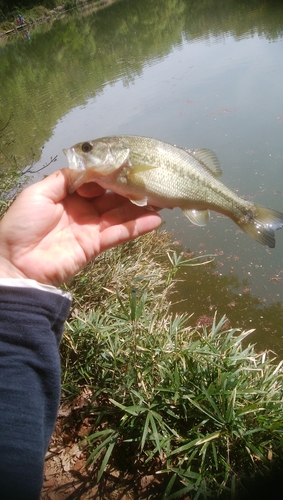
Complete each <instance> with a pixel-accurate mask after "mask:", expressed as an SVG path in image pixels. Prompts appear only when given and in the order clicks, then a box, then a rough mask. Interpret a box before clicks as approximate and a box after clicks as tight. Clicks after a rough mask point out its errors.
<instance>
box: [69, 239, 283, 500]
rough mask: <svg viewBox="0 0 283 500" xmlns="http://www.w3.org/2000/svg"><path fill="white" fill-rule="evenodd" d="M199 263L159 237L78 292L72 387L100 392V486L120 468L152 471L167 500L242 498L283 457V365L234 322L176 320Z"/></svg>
mask: <svg viewBox="0 0 283 500" xmlns="http://www.w3.org/2000/svg"><path fill="white" fill-rule="evenodd" d="M153 245H154V248H155V249H159V252H157V253H159V256H158V255H155V256H154V257H153V256H152V246H153ZM166 253H167V254H168V256H169V259H168V260H165V259H164V258H163V259H162V258H161V255H162V254H163V256H164V254H165V255H166ZM156 257H157V258H156ZM158 257H159V258H158ZM195 263H196V261H195V260H194V259H187V260H186V261H185V260H184V258H183V257H182V255H180V256H177V254H176V252H173V251H170V242H169V240H168V235H166V233H162V232H157V233H151V234H150V235H147V236H145V237H143V238H140V239H139V240H137V241H135V242H131V243H130V244H128V245H126V246H123V247H122V248H119V249H115V250H111V251H110V252H109V253H106V254H104V256H102V257H100V259H98V261H96V262H95V264H92V265H91V267H90V268H89V269H88V272H87V273H86V274H81V275H78V276H77V277H76V278H74V280H73V282H71V284H70V285H71V289H73V291H74V295H75V303H74V309H73V314H72V317H71V318H70V321H69V322H68V324H67V328H66V333H65V338H64V342H63V346H62V362H63V367H64V368H63V387H64V391H65V396H69V397H75V396H77V395H78V394H79V393H80V391H85V389H86V387H87V391H88V394H89V395H90V396H89V408H88V412H89V416H91V419H92V428H91V432H88V435H87V436H85V438H84V439H83V441H82V446H83V449H84V450H85V451H86V453H87V456H88V465H89V467H90V470H92V471H94V472H95V477H96V481H97V482H99V481H101V480H102V478H103V477H104V475H105V474H106V473H109V471H110V470H113V468H114V469H116V470H119V474H122V475H123V474H125V473H129V471H131V473H132V474H134V475H135V476H137V475H139V474H141V471H142V470H143V471H145V470H147V471H151V472H150V473H151V474H154V476H155V477H156V481H157V482H158V488H159V496H158V498H164V499H165V498H166V499H173V498H190V499H191V500H193V499H194V500H196V499H198V498H199V499H206V498H225V499H232V498H238V495H240V494H243V493H244V492H248V491H249V484H250V480H251V478H253V477H254V476H255V475H256V474H258V475H259V477H264V476H265V475H266V474H268V473H269V471H270V470H271V468H272V465H273V464H274V463H276V461H277V459H278V458H279V457H280V455H281V454H282V442H283V422H282V411H283V400H282V362H280V363H278V364H276V361H275V358H274V356H273V355H272V354H271V353H268V352H264V353H257V352H256V350H255V346H254V345H251V344H248V336H249V334H250V333H251V332H252V331H253V330H249V331H239V330H238V329H233V328H227V322H226V318H225V317H223V318H221V319H217V317H216V316H215V317H214V321H213V323H212V325H210V326H208V327H205V326H202V327H201V326H199V327H191V326H190V315H189V313H188V312H187V313H186V314H183V315H173V314H172V313H171V312H170V301H169V298H170V297H171V295H170V294H171V292H172V290H173V287H174V283H175V280H176V278H175V274H176V270H177V269H178V267H181V266H184V265H192V264H195ZM199 264H201V262H199ZM121 457H123V458H122V460H121ZM160 492H162V493H160Z"/></svg>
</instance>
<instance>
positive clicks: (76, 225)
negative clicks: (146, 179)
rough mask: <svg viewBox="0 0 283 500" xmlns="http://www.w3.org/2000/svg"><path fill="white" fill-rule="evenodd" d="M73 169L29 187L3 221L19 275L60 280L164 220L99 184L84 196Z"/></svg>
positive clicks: (4, 250) (8, 255)
mask: <svg viewBox="0 0 283 500" xmlns="http://www.w3.org/2000/svg"><path fill="white" fill-rule="evenodd" d="M68 173H69V171H68V170H67V169H66V170H61V171H59V172H55V173H54V174H52V175H51V176H49V177H47V178H46V179H45V180H43V181H41V182H39V183H37V184H34V185H32V186H30V187H29V188H27V189H25V190H24V191H23V192H22V193H21V194H20V196H19V197H18V198H17V200H16V201H15V202H14V204H13V205H12V207H11V208H10V209H9V210H8V212H7V214H6V215H5V217H4V218H3V220H2V221H1V224H0V231H1V242H0V256H1V257H2V259H3V258H4V260H6V261H8V262H9V263H10V264H11V266H12V267H11V269H12V271H13V277H28V278H31V279H35V280H37V281H39V282H41V283H47V284H53V285H58V284H60V283H63V282H64V281H66V280H68V279H69V278H71V277H72V276H73V275H74V274H76V273H77V272H78V271H79V270H80V269H82V268H83V267H84V266H85V264H87V262H89V261H90V260H91V259H93V258H95V257H96V256H97V255H98V254H99V253H101V252H102V251H104V250H106V249H108V248H110V247H112V246H115V245H118V244H119V243H122V242H125V241H129V240H130V239H133V238H135V237H137V236H139V235H141V234H144V233H146V232H148V231H150V230H152V229H154V228H156V227H157V226H158V225H159V224H160V217H159V216H158V215H157V214H155V213H154V212H153V213H149V212H146V211H145V210H144V209H141V208H139V207H136V206H134V205H133V204H131V202H129V201H128V200H127V199H126V198H123V197H121V196H118V195H116V194H114V193H104V192H103V191H102V190H101V188H98V187H97V186H95V185H92V186H91V185H88V186H86V187H87V189H86V188H85V189H84V188H82V189H81V191H80V194H83V196H80V195H79V194H77V193H74V194H72V195H69V194H67V185H68ZM101 193H103V194H102V195H101ZM94 194H96V197H93V196H94ZM97 194H100V196H97ZM0 270H1V266H0ZM15 273H16V274H17V273H18V274H17V275H15ZM10 274H11V273H10Z"/></svg>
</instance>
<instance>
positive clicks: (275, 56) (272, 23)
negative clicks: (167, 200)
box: [0, 0, 283, 354]
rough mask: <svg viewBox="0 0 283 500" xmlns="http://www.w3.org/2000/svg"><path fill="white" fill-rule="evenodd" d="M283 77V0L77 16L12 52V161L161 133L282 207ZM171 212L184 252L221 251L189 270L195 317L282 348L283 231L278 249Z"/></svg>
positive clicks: (188, 293) (243, 191)
mask: <svg viewBox="0 0 283 500" xmlns="http://www.w3.org/2000/svg"><path fill="white" fill-rule="evenodd" d="M282 81H283V4H282V1H281V0H280V1H270V0H269V1H264V0H257V1H251V2H244V1H239V0H234V1H232V0H230V1H227V0H225V1H224V0H223V1H221V0H217V1H215V0H203V1H202V2H199V1H196V0H195V1H192V0H144V1H141V0H140V1H135V2H133V1H131V0H121V1H119V2H117V3H115V4H113V5H112V6H110V7H108V8H107V9H104V10H101V11H98V12H95V11H93V10H92V8H91V6H90V7H88V11H87V12H86V11H85V12H79V11H73V12H72V13H71V14H70V15H68V16H66V17H65V18H63V19H61V20H58V21H56V22H54V23H53V24H50V25H48V24H46V25H45V26H42V27H38V28H37V30H36V31H34V32H32V33H31V40H30V41H29V42H28V41H24V40H23V39H21V38H20V37H18V38H17V39H16V40H14V41H13V43H6V44H5V45H3V46H2V47H1V48H0V111H1V113H0V116H1V121H0V129H1V128H2V126H3V125H5V123H6V122H7V121H8V120H10V121H9V126H8V127H7V128H6V129H5V130H4V131H2V133H1V137H0V142H1V151H0V168H1V169H2V170H3V171H5V170H6V169H7V168H8V167H9V158H10V156H11V155H14V156H15V158H16V160H17V161H18V163H19V164H21V165H30V164H31V163H32V162H33V163H34V166H33V169H34V170H36V169H39V168H41V167H42V166H43V165H44V164H45V163H48V162H49V161H50V158H54V157H56V156H57V162H56V163H51V165H50V166H49V167H48V168H47V170H46V171H47V172H51V171H53V170H55V169H56V168H61V167H64V166H66V159H65V157H64V155H63V153H62V148H64V147H68V146H71V145H73V144H74V143H76V142H79V141H84V140H87V139H93V138H96V137H99V136H105V135H113V134H137V135H145V136H152V137H156V138H159V139H161V140H165V141H168V142H170V143H174V144H178V145H181V146H185V147H188V148H199V147H205V148H211V149H213V150H214V151H215V152H216V153H217V155H218V157H219V160H220V162H221V164H222V167H223V178H222V180H223V182H224V183H225V184H226V185H227V186H229V187H230V188H231V189H233V190H234V191H235V192H237V193H238V194H239V195H241V196H243V197H246V198H247V199H250V200H252V201H255V202H256V203H259V204H261V205H266V206H271V207H273V208H275V209H277V210H279V211H281V212H283V196H282V193H283V140H282V136H283V99H282ZM44 172H45V171H44ZM45 173H46V172H45ZM42 175H43V172H42V171H41V172H40V173H39V174H38V175H37V176H35V177H36V178H37V177H38V178H40V177H41V176H42ZM162 216H163V219H164V221H165V222H166V225H165V227H166V228H167V229H169V230H170V231H172V238H173V240H175V241H178V242H180V244H181V249H182V250H184V251H186V252H188V253H190V252H195V254H197V255H198V254H203V253H209V254H211V253H214V254H217V258H216V259H215V262H214V264H212V265H210V266H209V267H208V268H205V269H204V268H199V269H192V268H190V269H187V270H186V271H185V273H183V274H182V275H181V276H180V278H182V279H183V280H184V281H183V282H182V283H180V286H179V291H178V294H177V295H176V297H175V298H176V299H177V300H179V301H180V303H179V305H177V306H176V310H180V311H184V310H186V311H188V312H189V313H191V312H194V313H195V314H194V317H193V319H192V321H197V320H198V318H199V317H200V316H206V317H207V316H209V317H211V316H212V315H213V314H214V313H215V311H218V314H223V313H224V312H225V313H226V314H227V315H228V317H229V320H230V322H231V325H232V326H241V327H249V328H250V327H256V329H257V331H256V334H254V335H253V340H254V341H256V342H258V344H259V346H260V347H263V348H264V347H270V348H274V349H275V350H276V351H277V352H281V354H282V352H283V340H282V320H283V308H282V291H283V265H282V264H283V262H282V261H283V259H282V255H283V231H279V232H277V235H276V240H277V244H276V248H275V249H273V250H270V249H267V248H265V247H263V246H261V245H259V244H258V243H256V242H254V241H253V240H251V239H250V238H249V237H248V236H247V235H245V234H244V233H242V232H241V231H240V230H239V229H238V227H237V226H236V225H235V224H234V223H233V222H232V221H231V220H230V219H227V218H225V217H222V216H219V215H217V214H215V213H214V214H213V215H212V218H211V221H210V223H209V224H208V225H207V226H206V227H205V228H199V227H195V226H193V225H191V224H190V223H189V222H188V220H187V219H186V218H185V217H184V216H183V215H182V213H181V211H180V210H178V209H176V210H174V211H169V210H164V211H162Z"/></svg>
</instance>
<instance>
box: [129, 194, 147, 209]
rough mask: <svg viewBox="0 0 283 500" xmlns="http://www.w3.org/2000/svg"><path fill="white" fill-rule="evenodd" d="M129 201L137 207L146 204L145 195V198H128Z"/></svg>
mask: <svg viewBox="0 0 283 500" xmlns="http://www.w3.org/2000/svg"><path fill="white" fill-rule="evenodd" d="M130 201H131V202H132V203H134V205H137V206H138V207H145V206H146V205H147V196H145V198H130Z"/></svg>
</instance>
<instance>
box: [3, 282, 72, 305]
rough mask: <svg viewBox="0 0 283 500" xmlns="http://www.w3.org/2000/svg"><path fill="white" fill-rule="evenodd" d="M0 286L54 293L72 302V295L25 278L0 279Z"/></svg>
mask: <svg viewBox="0 0 283 500" xmlns="http://www.w3.org/2000/svg"><path fill="white" fill-rule="evenodd" d="M0 286H13V287H18V288H35V289H37V290H42V291H43V292H50V293H56V294H57V295H61V296H62V297H66V299H69V300H72V295H71V294H70V292H65V291H64V290H61V289H60V288H57V287H56V286H52V285H45V284H44V283H38V281H35V280H31V279H26V278H0Z"/></svg>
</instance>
